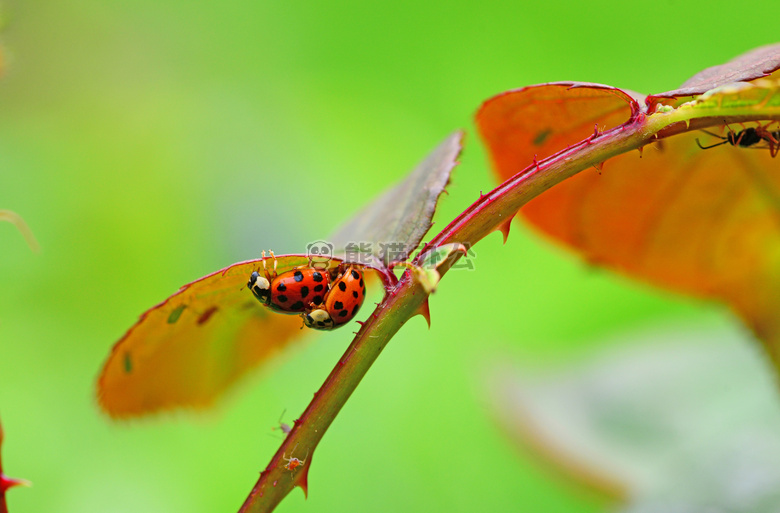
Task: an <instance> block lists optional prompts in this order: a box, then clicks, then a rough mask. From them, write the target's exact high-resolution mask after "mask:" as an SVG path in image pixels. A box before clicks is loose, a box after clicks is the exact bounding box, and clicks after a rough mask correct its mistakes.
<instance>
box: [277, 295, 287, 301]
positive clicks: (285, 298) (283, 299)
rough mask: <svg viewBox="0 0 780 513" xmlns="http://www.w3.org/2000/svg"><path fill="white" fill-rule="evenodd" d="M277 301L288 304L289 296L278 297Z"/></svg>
mask: <svg viewBox="0 0 780 513" xmlns="http://www.w3.org/2000/svg"><path fill="white" fill-rule="evenodd" d="M276 300H277V301H279V302H280V303H286V302H287V296H284V295H282V296H276Z"/></svg>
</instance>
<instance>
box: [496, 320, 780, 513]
mask: <svg viewBox="0 0 780 513" xmlns="http://www.w3.org/2000/svg"><path fill="white" fill-rule="evenodd" d="M659 341H663V342H659ZM625 342H626V341H624V340H621V343H625ZM497 367H499V369H493V372H491V374H492V375H493V377H494V379H495V381H494V382H493V384H494V389H493V390H494V392H495V399H496V402H495V404H496V412H497V415H498V416H499V418H500V419H501V421H502V423H503V424H504V427H505V428H507V431H508V432H509V433H512V434H513V435H514V436H516V437H517V439H518V441H521V442H522V443H523V444H524V445H530V446H531V447H532V448H534V449H539V451H538V452H540V453H541V454H542V455H543V456H545V457H546V459H549V460H551V461H552V462H553V463H554V464H555V465H557V466H558V468H560V469H561V470H563V471H564V472H565V473H567V474H568V475H569V477H574V478H575V480H577V481H579V482H580V483H585V484H588V485H594V484H596V485H597V488H601V489H602V491H607V492H610V491H612V492H614V491H615V490H617V491H618V493H612V495H615V496H618V497H620V496H621V495H624V496H625V499H626V506H625V509H624V510H623V511H625V512H632V513H633V512H640V511H641V512H643V513H666V512H670V511H672V512H685V513H705V512H715V511H717V512H726V511H733V512H737V511H739V512H741V513H765V512H766V513H769V512H776V511H780V437H778V435H777V434H778V433H780V404H778V402H777V397H776V390H775V386H774V379H773V376H772V375H771V374H770V372H769V369H768V368H767V366H766V365H765V364H764V362H763V361H762V360H761V359H760V357H759V354H758V353H757V352H756V351H755V350H754V348H752V347H751V346H749V345H748V344H746V343H745V340H744V337H743V336H740V335H739V334H737V333H734V332H733V331H732V332H729V330H723V329H720V330H717V331H713V332H706V333H691V332H688V333H685V331H683V330H677V331H676V332H672V334H670V333H660V334H659V333H652V334H650V335H646V336H645V340H644V342H643V343H640V344H633V345H632V347H630V348H627V349H623V350H621V351H618V352H612V353H609V354H605V355H603V356H601V357H598V358H596V359H594V360H593V361H591V362H588V363H585V364H580V365H577V366H574V367H570V368H568V369H565V370H560V371H557V372H556V371H554V372H550V373H548V374H547V375H543V376H538V377H536V378H529V377H528V372H526V371H523V370H522V369H520V370H518V369H514V368H510V367H507V366H506V364H505V363H501V364H500V365H498V366H497ZM520 376H523V377H520ZM572 469H577V470H578V472H577V473H576V475H575V473H572V472H571V470H572ZM604 483H610V486H604ZM598 485H601V486H598ZM610 488H611V490H610Z"/></svg>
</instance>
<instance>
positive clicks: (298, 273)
mask: <svg viewBox="0 0 780 513" xmlns="http://www.w3.org/2000/svg"><path fill="white" fill-rule="evenodd" d="M293 279H295V281H303V273H302V272H301V271H295V272H294V273H293Z"/></svg>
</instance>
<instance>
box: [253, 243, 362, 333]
mask: <svg viewBox="0 0 780 513" xmlns="http://www.w3.org/2000/svg"><path fill="white" fill-rule="evenodd" d="M271 258H272V259H273V261H274V268H273V270H272V271H271V272H269V271H268V269H267V268H266V267H265V260H263V274H260V273H259V272H257V271H255V272H253V273H252V275H251V276H250V277H249V283H248V284H247V286H248V287H249V290H251V291H252V294H254V296H255V297H256V298H257V300H258V301H260V302H261V303H262V304H263V305H265V306H267V307H268V308H270V309H272V310H275V311H277V312H279V313H283V314H290V315H295V314H300V315H301V317H303V323H304V324H305V325H306V326H307V327H309V328H313V329H315V330H332V329H334V328H338V327H339V326H342V325H344V324H346V323H347V322H349V321H350V319H352V318H353V317H355V314H357V312H358V310H359V309H360V305H362V304H363V300H364V299H365V297H366V285H365V282H364V280H363V272H362V271H361V270H360V269H359V268H357V267H356V266H354V265H351V264H347V263H343V264H341V265H339V266H338V267H337V268H335V269H331V270H324V269H317V268H314V267H308V266H302V267H297V268H294V269H292V270H290V271H287V272H284V273H282V274H279V275H277V274H276V259H275V258H274V256H273V253H272V254H271Z"/></svg>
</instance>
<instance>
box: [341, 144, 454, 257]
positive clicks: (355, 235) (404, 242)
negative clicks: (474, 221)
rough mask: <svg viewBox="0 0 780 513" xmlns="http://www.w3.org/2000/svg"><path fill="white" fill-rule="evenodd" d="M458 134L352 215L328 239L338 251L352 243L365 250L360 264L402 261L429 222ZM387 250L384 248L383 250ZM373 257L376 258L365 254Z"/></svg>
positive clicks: (450, 166)
mask: <svg viewBox="0 0 780 513" xmlns="http://www.w3.org/2000/svg"><path fill="white" fill-rule="evenodd" d="M462 140H463V132H461V131H457V132H454V133H453V134H451V135H450V136H449V137H447V138H446V139H445V140H444V141H442V142H441V144H439V145H438V146H437V147H436V148H435V149H434V150H433V151H432V152H431V153H430V154H429V155H428V157H426V159H425V160H424V161H423V162H421V163H420V165H418V166H417V167H416V168H415V169H414V170H413V171H412V172H411V173H409V175H408V176H407V177H406V178H405V179H404V180H403V181H402V182H401V183H399V184H397V185H395V186H393V187H391V188H390V189H388V190H387V191H385V193H384V194H382V195H381V196H380V197H378V198H376V199H374V200H373V201H372V202H371V203H370V204H369V205H368V206H367V207H365V208H364V209H363V210H361V211H360V212H358V213H357V214H355V216H353V218H352V219H350V220H349V221H347V222H346V223H345V224H344V225H343V226H341V228H339V230H338V231H337V232H336V233H335V234H334V235H333V236H331V238H330V242H331V243H332V244H333V246H334V247H335V248H336V250H337V251H341V250H343V249H345V248H347V247H348V244H350V243H354V244H356V247H358V248H360V246H361V243H362V244H363V245H364V246H365V247H367V248H368V252H369V254H368V255H364V256H365V257H366V258H368V260H360V259H358V260H357V261H358V262H359V263H371V264H374V265H378V264H379V262H376V261H375V260H379V261H380V262H381V263H382V264H384V265H385V266H386V265H388V264H390V262H391V260H405V259H406V258H407V257H408V256H409V253H410V252H412V251H413V250H415V249H417V246H418V244H419V243H420V241H421V240H422V238H423V237H424V236H425V234H426V233H427V232H428V230H429V229H430V228H431V226H432V225H433V222H432V219H433V214H434V213H435V212H436V204H437V202H438V201H439V196H441V193H442V192H444V188H445V187H446V186H447V184H448V183H449V181H450V174H451V173H452V170H453V169H454V168H455V166H456V165H457V163H458V162H457V158H458V155H459V154H460V150H461V148H462ZM384 247H386V248H391V249H388V250H387V251H383V248H384ZM372 256H376V257H378V258H377V259H372V258H370V257H372Z"/></svg>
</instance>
